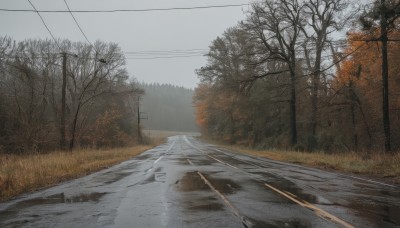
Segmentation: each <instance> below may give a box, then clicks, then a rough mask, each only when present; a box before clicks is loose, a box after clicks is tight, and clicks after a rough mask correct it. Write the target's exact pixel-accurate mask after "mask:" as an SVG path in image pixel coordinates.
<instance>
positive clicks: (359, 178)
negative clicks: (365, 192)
mask: <svg viewBox="0 0 400 228" xmlns="http://www.w3.org/2000/svg"><path fill="white" fill-rule="evenodd" d="M342 176H345V177H350V178H354V179H358V180H362V181H365V182H371V183H374V184H380V185H383V186H388V187H392V188H399V187H398V186H395V185H391V184H385V183H382V182H379V181H374V180H371V179H364V178H361V177H355V176H351V175H344V174H342Z"/></svg>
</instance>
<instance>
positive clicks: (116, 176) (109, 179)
mask: <svg viewBox="0 0 400 228" xmlns="http://www.w3.org/2000/svg"><path fill="white" fill-rule="evenodd" d="M133 173H135V172H119V173H113V172H110V173H109V174H108V173H107V174H106V175H104V176H100V179H103V178H104V179H105V180H103V183H104V184H112V183H114V182H117V181H119V180H121V179H123V178H125V177H127V176H129V175H131V174H133Z"/></svg>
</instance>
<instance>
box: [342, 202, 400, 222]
mask: <svg viewBox="0 0 400 228" xmlns="http://www.w3.org/2000/svg"><path fill="white" fill-rule="evenodd" d="M346 206H347V207H349V208H351V209H353V210H354V211H355V212H356V214H357V215H359V216H361V217H363V218H365V219H366V220H367V221H370V222H371V223H372V224H373V225H374V226H376V227H400V207H399V206H396V205H393V204H391V202H372V201H371V198H368V199H365V198H354V199H352V200H350V203H349V204H348V205H346Z"/></svg>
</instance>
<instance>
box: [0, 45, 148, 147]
mask: <svg viewBox="0 0 400 228" xmlns="http://www.w3.org/2000/svg"><path fill="white" fill-rule="evenodd" d="M63 76H65V77H63ZM63 78H64V80H63ZM64 88H65V89H64ZM63 91H64V92H63ZM142 93H143V91H142V90H141V89H139V87H138V84H137V83H135V81H133V80H129V76H128V73H127V71H126V70H125V57H124V55H123V52H122V51H121V49H120V48H119V47H118V45H117V44H114V43H104V42H101V41H98V42H96V43H95V44H94V46H91V45H87V44H85V43H82V42H71V41H69V40H59V41H58V43H55V42H54V41H50V40H37V39H31V40H25V41H21V42H17V41H15V40H12V39H11V38H8V37H0V152H19V153H23V152H36V151H49V150H57V149H73V148H74V147H95V148H97V147H114V146H126V145H130V144H133V143H135V142H136V141H137V128H138V127H137V124H136V123H137V122H136V118H135V117H136V102H137V100H138V97H139V96H140V95H141V94H142ZM63 94H64V95H63Z"/></svg>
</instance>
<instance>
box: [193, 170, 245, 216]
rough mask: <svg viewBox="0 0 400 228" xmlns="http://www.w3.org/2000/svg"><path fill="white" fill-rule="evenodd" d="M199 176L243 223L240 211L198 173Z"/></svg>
mask: <svg viewBox="0 0 400 228" xmlns="http://www.w3.org/2000/svg"><path fill="white" fill-rule="evenodd" d="M197 174H198V175H199V176H200V177H201V179H203V181H204V183H206V185H208V187H210V188H211V190H213V191H214V192H215V193H216V194H217V195H218V196H219V197H220V198H221V199H222V201H224V203H225V204H226V205H227V206H228V207H229V208H230V209H231V210H232V212H233V214H235V215H236V216H237V217H238V218H240V219H241V220H242V221H243V216H241V215H240V213H239V210H238V209H237V208H236V207H235V206H233V204H232V203H231V202H230V201H229V200H228V199H227V198H226V197H225V196H224V195H222V193H221V192H220V191H218V190H217V189H216V188H215V187H214V186H213V185H212V184H211V183H210V181H208V180H207V178H206V177H205V176H204V175H203V174H202V173H200V172H199V171H197Z"/></svg>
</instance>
